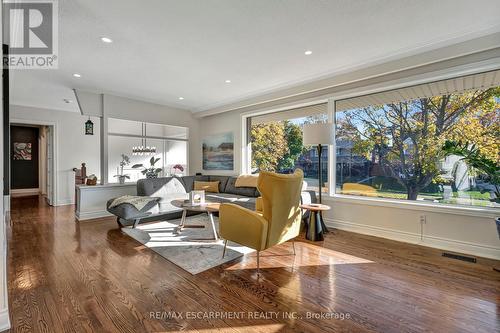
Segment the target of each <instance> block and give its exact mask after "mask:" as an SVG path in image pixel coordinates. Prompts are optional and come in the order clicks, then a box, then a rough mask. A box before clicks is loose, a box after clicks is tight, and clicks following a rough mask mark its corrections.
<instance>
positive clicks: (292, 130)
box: [278, 120, 304, 170]
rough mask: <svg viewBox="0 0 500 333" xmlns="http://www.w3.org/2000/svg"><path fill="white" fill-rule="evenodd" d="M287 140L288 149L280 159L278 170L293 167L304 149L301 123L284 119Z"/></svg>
mask: <svg viewBox="0 0 500 333" xmlns="http://www.w3.org/2000/svg"><path fill="white" fill-rule="evenodd" d="M283 127H284V135H285V141H286V142H287V150H286V152H285V155H283V157H282V158H281V159H280V160H279V161H278V170H285V169H293V168H294V167H295V161H296V160H297V159H298V158H299V156H300V155H301V154H302V151H303V150H304V145H303V144H302V129H301V128H300V126H299V125H297V124H294V123H292V122H291V121H289V120H285V121H283Z"/></svg>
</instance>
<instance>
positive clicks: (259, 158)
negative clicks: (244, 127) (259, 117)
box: [250, 122, 288, 171]
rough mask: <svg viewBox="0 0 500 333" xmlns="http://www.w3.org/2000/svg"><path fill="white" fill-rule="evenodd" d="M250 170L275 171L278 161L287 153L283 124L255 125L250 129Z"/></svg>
mask: <svg viewBox="0 0 500 333" xmlns="http://www.w3.org/2000/svg"><path fill="white" fill-rule="evenodd" d="M250 135H251V142H252V168H256V169H258V170H266V171H277V169H278V163H279V161H280V160H281V159H282V158H283V157H284V156H285V154H286V153H287V152H288V143H287V141H286V137H285V126H284V123H283V122H269V123H264V124H255V125H252V128H251V133H250Z"/></svg>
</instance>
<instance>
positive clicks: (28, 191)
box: [10, 188, 40, 198]
mask: <svg viewBox="0 0 500 333" xmlns="http://www.w3.org/2000/svg"><path fill="white" fill-rule="evenodd" d="M39 194H40V189H39V188H20V189H11V190H10V195H11V196H12V197H13V198H16V197H26V196H31V195H39Z"/></svg>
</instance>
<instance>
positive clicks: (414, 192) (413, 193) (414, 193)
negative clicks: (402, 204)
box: [406, 186, 420, 200]
mask: <svg viewBox="0 0 500 333" xmlns="http://www.w3.org/2000/svg"><path fill="white" fill-rule="evenodd" d="M419 192H420V189H419V188H418V186H408V188H407V192H406V193H407V199H408V200H417V197H418V193H419Z"/></svg>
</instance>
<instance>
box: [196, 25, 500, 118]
mask: <svg viewBox="0 0 500 333" xmlns="http://www.w3.org/2000/svg"><path fill="white" fill-rule="evenodd" d="M489 32H491V31H489ZM469 37H470V36H469ZM452 41H453V42H455V43H454V44H451V45H450V40H447V41H446V42H443V43H435V44H429V45H425V46H422V47H419V48H415V49H414V50H412V51H411V52H406V53H401V54H396V55H392V56H390V57H382V58H379V59H377V60H374V61H371V62H369V63H364V64H360V65H357V66H352V67H348V68H343V69H341V70H337V71H335V72H330V73H328V74H326V75H325V74H323V75H320V76H317V77H316V78H315V79H310V80H307V81H302V82H301V83H295V84H291V85H289V86H288V87H284V86H281V87H278V88H271V89H268V90H265V91H261V92H259V93H258V94H253V95H248V96H240V98H238V99H236V100H228V101H222V102H221V103H218V104H217V105H211V106H207V107H204V108H200V109H197V110H195V111H196V112H195V113H194V115H195V116H196V117H205V116H210V115H214V114H218V113H223V112H228V111H233V110H237V109H242V108H246V107H250V106H255V105H259V104H264V103H267V102H271V101H277V100H285V99H286V98H288V97H292V96H298V95H306V94H307V93H312V92H317V91H319V90H323V89H326V88H332V87H338V86H342V85H346V84H350V83H353V82H358V81H363V80H367V79H371V78H375V77H380V76H384V75H388V74H391V73H396V72H401V71H404V70H409V69H414V68H418V67H422V66H426V65H430V64H435V63H439V62H443V61H446V60H450V59H455V58H459V57H463V56H467V55H472V54H477V53H480V52H484V51H488V50H494V49H498V48H500V32H494V33H490V34H488V35H486V36H482V37H478V38H475V39H469V40H465V41H464V40H461V39H460V38H457V39H454V40H452ZM499 53H500V52H499ZM304 98H307V96H304Z"/></svg>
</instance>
